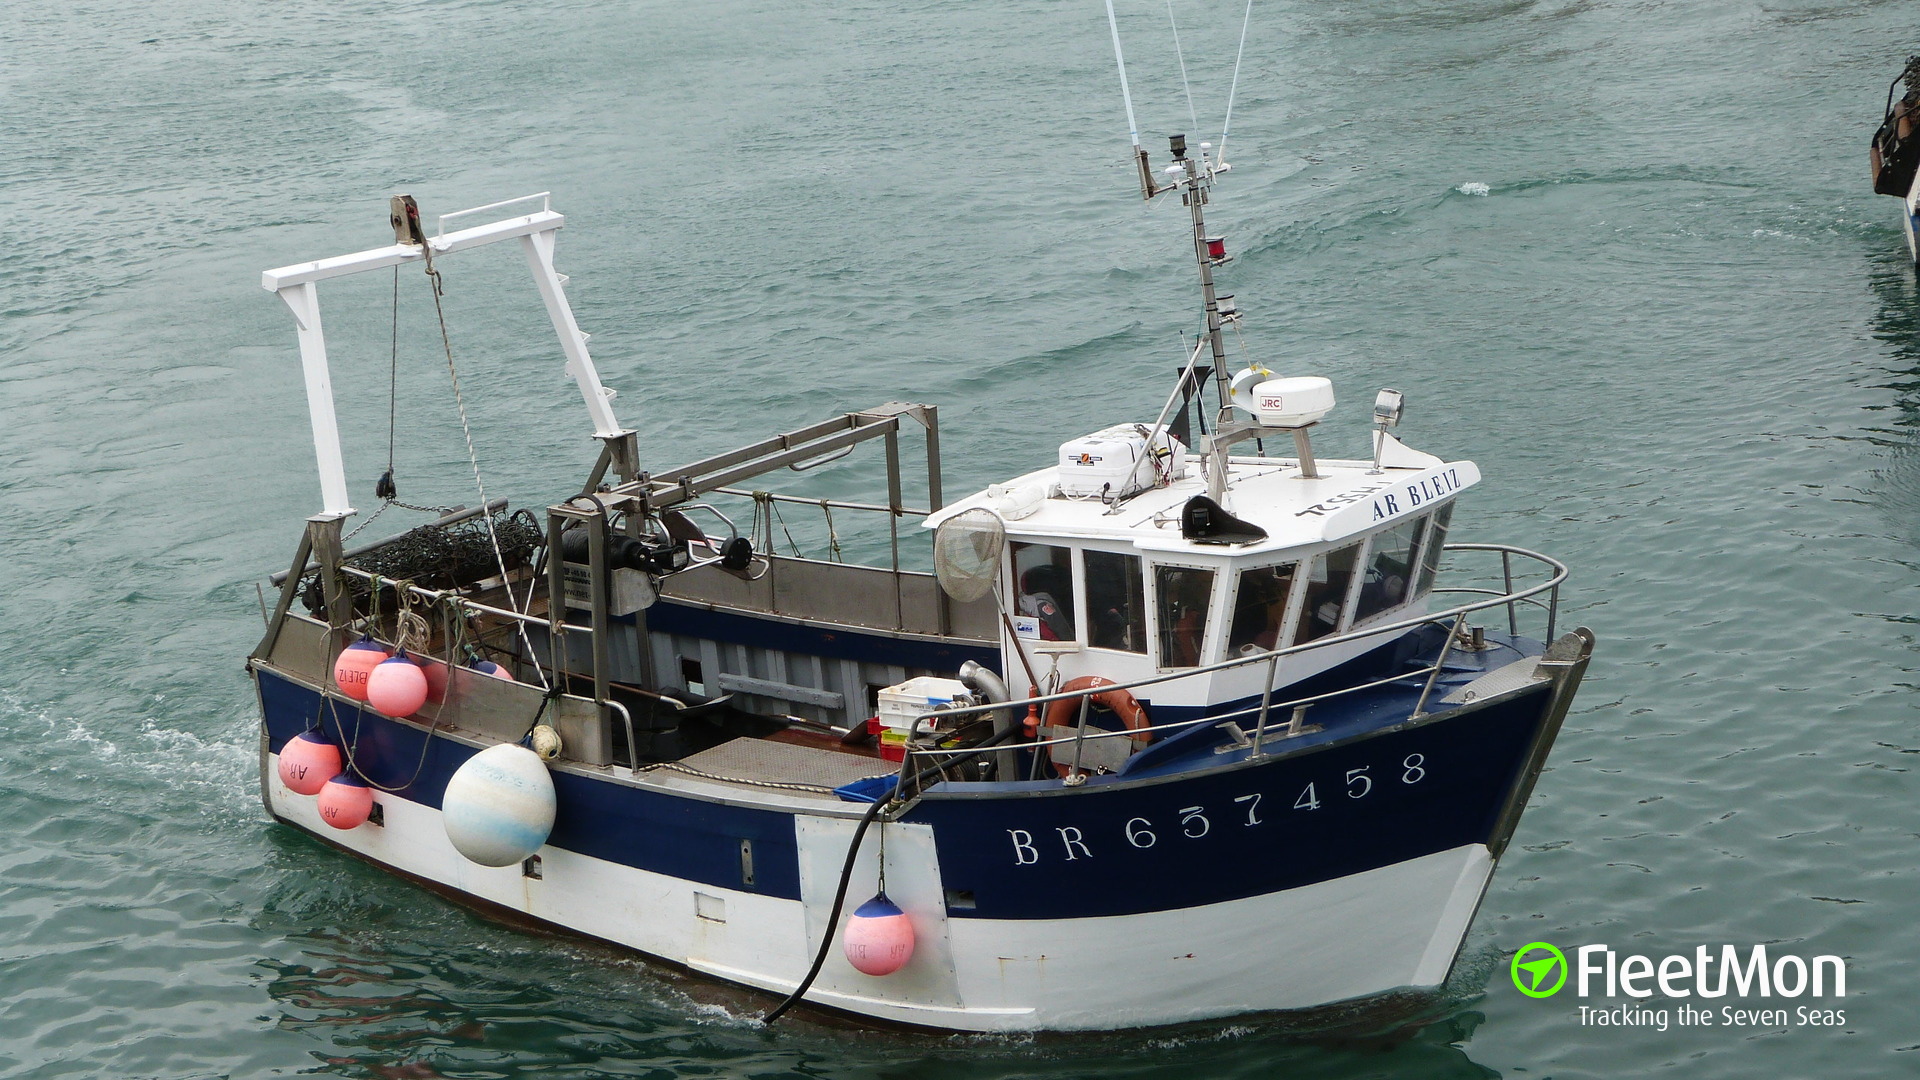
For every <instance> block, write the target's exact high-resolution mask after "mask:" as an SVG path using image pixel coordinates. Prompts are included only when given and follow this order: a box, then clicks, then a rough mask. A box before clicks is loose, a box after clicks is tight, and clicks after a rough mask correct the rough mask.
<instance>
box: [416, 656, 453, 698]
mask: <svg viewBox="0 0 1920 1080" xmlns="http://www.w3.org/2000/svg"><path fill="white" fill-rule="evenodd" d="M415 663H417V664H419V665H420V671H421V673H422V674H424V675H426V677H427V700H428V701H431V702H433V703H434V704H435V705H439V704H441V703H442V702H444V701H446V700H447V676H448V675H449V674H450V673H451V672H450V671H449V669H448V668H447V665H445V664H443V663H441V662H440V661H438V660H435V659H434V658H433V657H431V656H425V657H421V658H420V659H419V660H416V661H415Z"/></svg>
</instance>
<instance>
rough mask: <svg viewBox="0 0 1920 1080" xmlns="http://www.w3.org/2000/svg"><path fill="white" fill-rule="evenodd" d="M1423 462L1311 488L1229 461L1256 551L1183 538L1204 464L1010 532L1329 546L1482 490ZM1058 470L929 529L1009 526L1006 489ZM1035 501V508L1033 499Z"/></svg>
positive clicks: (1272, 464) (1474, 475) (1343, 475)
mask: <svg viewBox="0 0 1920 1080" xmlns="http://www.w3.org/2000/svg"><path fill="white" fill-rule="evenodd" d="M1419 457H1420V458H1423V459H1425V460H1424V461H1420V462H1418V463H1417V464H1404V465H1400V466H1397V467H1396V466H1391V465H1387V466H1383V467H1382V468H1381V469H1380V470H1379V471H1377V472H1376V471H1375V470H1374V468H1373V462H1371V461H1326V460H1322V461H1319V462H1318V465H1319V469H1318V471H1319V472H1320V474H1321V475H1320V476H1319V477H1316V478H1315V479H1312V480H1308V479H1305V478H1303V477H1302V476H1301V475H1300V465H1299V462H1298V461H1297V460H1294V459H1291V458H1259V457H1246V458H1242V457H1235V458H1230V459H1229V467H1228V482H1227V494H1226V498H1225V499H1223V500H1222V505H1223V506H1224V507H1225V509H1226V510H1227V512H1228V513H1230V514H1232V515H1234V516H1235V517H1237V518H1240V519H1241V520H1243V521H1248V522H1251V523H1253V524H1255V525H1258V526H1260V527H1261V528H1262V529H1265V530H1266V532H1267V538H1266V539H1265V540H1263V541H1260V542H1257V543H1253V544H1240V545H1223V544H1207V543H1197V542H1194V541H1191V540H1187V539H1185V538H1184V537H1182V536H1181V534H1180V512H1181V509H1182V507H1184V506H1185V505H1186V502H1187V500H1188V499H1190V498H1192V497H1193V496H1195V495H1205V494H1206V492H1207V484H1206V478H1205V471H1204V469H1203V467H1202V464H1201V463H1200V462H1199V461H1197V460H1194V461H1189V462H1188V464H1187V468H1186V475H1185V476H1184V478H1182V479H1179V480H1176V481H1174V482H1173V483H1171V484H1169V485H1167V486H1165V487H1159V488H1152V489H1150V490H1147V491H1144V492H1141V493H1140V494H1138V495H1135V496H1133V497H1132V498H1130V499H1125V500H1122V501H1121V502H1120V503H1119V504H1118V506H1117V508H1116V507H1114V506H1110V505H1108V504H1107V503H1104V502H1102V501H1101V500H1099V499H1097V498H1068V497H1064V496H1061V495H1059V494H1049V495H1048V496H1047V497H1046V498H1045V499H1042V500H1040V504H1039V508H1038V509H1037V510H1035V511H1034V512H1033V513H1032V514H1031V515H1030V516H1027V517H1022V518H1018V519H1014V518H1008V519H1007V533H1008V535H1009V536H1013V537H1015V538H1018V539H1048V538H1058V539H1062V540H1085V541H1093V542H1096V543H1099V542H1103V541H1104V542H1117V543H1119V544H1125V545H1130V546H1132V547H1134V548H1137V549H1140V550H1144V551H1154V552H1164V553H1190V554H1193V555H1201V556H1209V557H1213V558H1218V557H1222V556H1233V557H1240V556H1247V555H1257V554H1264V553H1268V552H1276V551H1284V550H1289V549H1292V548H1300V547H1309V546H1312V545H1316V544H1327V543H1332V542H1336V541H1339V540H1343V539H1345V538H1347V537H1350V536H1354V535H1357V534H1359V533H1363V532H1366V531H1368V530H1369V529H1371V528H1373V527H1374V526H1376V525H1379V524H1383V523H1385V522H1386V521H1388V520H1390V519H1397V518H1406V517H1413V516H1416V515H1418V514H1420V513H1422V512H1424V511H1426V510H1428V509H1431V508H1432V507H1434V506H1437V505H1439V504H1441V503H1443V502H1447V501H1449V500H1451V499H1452V497H1453V496H1455V495H1456V494H1458V493H1459V492H1461V491H1464V490H1465V489H1467V488H1469V487H1471V486H1473V485H1474V484H1475V483H1478V482H1479V479H1480V470H1479V469H1478V468H1477V467H1476V466H1475V465H1474V463H1473V462H1471V461H1452V462H1447V461H1441V460H1440V459H1438V458H1433V457H1430V456H1428V455H1424V454H1423V455H1419ZM1059 472H1060V468H1059V466H1049V467H1047V468H1044V469H1038V470H1036V471H1034V472H1030V473H1027V474H1026V475H1024V476H1021V477H1018V478H1016V479H1014V480H1011V481H1008V482H1007V483H1006V484H1003V485H996V487H995V488H991V489H988V490H987V491H981V492H977V493H975V494H973V495H971V496H968V497H967V498H965V499H962V500H960V501H958V502H955V503H953V504H951V505H949V506H947V507H945V508H943V509H941V510H940V511H939V512H937V513H935V514H933V515H931V516H929V517H928V518H927V519H926V522H925V524H926V526H927V527H928V528H936V527H938V526H939V524H940V523H941V522H942V521H945V520H946V519H948V518H950V517H953V516H954V515H957V514H959V513H961V512H963V511H966V510H969V509H973V508H975V507H985V508H987V509H990V510H994V511H995V512H996V513H1000V514H1001V516H1002V517H1003V518H1007V517H1008V516H1007V513H1006V508H1007V506H1008V505H1009V503H1010V501H1012V500H1009V498H1008V497H1007V496H1006V495H1005V494H1003V493H1002V492H1003V491H1014V492H1018V491H1022V490H1027V491H1034V490H1035V489H1037V490H1040V491H1046V492H1049V493H1054V492H1057V491H1058V490H1059ZM1028 501H1031V497H1030V496H1029V499H1028Z"/></svg>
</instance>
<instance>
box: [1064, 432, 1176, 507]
mask: <svg viewBox="0 0 1920 1080" xmlns="http://www.w3.org/2000/svg"><path fill="white" fill-rule="evenodd" d="M1148 430H1149V429H1148V427H1147V425H1145V424H1116V425H1114V426H1113V427H1110V428H1103V429H1101V430H1099V431H1096V432H1094V433H1093V434H1091V435H1082V436H1081V437H1080V438H1078V439H1073V440H1070V441H1068V442H1063V443H1061V444H1060V469H1059V477H1060V494H1062V495H1064V496H1066V497H1068V498H1070V499H1089V498H1100V499H1125V498H1128V497H1130V496H1133V495H1137V494H1139V493H1140V492H1142V491H1145V490H1147V489H1148V488H1150V487H1153V486H1154V485H1155V484H1156V483H1157V482H1158V477H1157V476H1156V470H1155V462H1156V461H1158V462H1159V469H1158V472H1160V473H1164V474H1165V475H1166V476H1167V478H1168V479H1170V480H1178V479H1180V478H1181V477H1183V476H1185V475H1186V472H1187V448H1186V446H1185V445H1184V444H1182V443H1181V442H1180V440H1179V439H1176V438H1174V437H1173V436H1172V435H1169V434H1167V433H1166V431H1165V430H1164V429H1163V430H1161V431H1160V433H1159V434H1158V435H1157V436H1156V437H1155V438H1154V439H1153V443H1152V446H1151V447H1149V446H1148V443H1147V431H1148Z"/></svg>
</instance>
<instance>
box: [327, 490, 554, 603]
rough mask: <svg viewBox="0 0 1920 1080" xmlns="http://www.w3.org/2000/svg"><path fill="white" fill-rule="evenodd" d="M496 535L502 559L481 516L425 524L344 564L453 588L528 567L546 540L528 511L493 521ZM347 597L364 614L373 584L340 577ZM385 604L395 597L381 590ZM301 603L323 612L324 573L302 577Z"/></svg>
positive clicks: (434, 586)
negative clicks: (503, 567) (502, 568)
mask: <svg viewBox="0 0 1920 1080" xmlns="http://www.w3.org/2000/svg"><path fill="white" fill-rule="evenodd" d="M493 534H494V535H495V536H497V537H498V538H499V540H500V556H501V559H500V560H496V559H495V558H494V554H493V544H492V542H491V541H490V539H489V538H488V535H487V522H486V521H485V520H484V519H482V518H478V517H472V518H468V519H466V520H465V521H456V522H453V523H451V524H447V525H422V526H420V527H419V528H417V529H413V530H411V531H409V532H404V533H401V534H400V535H399V536H396V537H394V538H393V539H391V540H387V541H383V542H382V543H380V544H379V545H377V546H375V547H374V548H372V549H370V550H367V551H363V552H360V553H359V554H357V555H352V556H349V557H348V558H347V559H346V565H347V566H350V567H353V568H354V569H356V570H364V571H366V572H367V573H369V574H374V575H378V576H379V577H380V578H381V579H383V580H384V581H411V582H413V583H414V584H415V585H418V586H420V587H422V588H426V589H454V588H460V587H462V586H466V585H472V584H474V583H476V582H480V581H485V580H486V579H488V578H491V577H497V576H499V574H500V561H504V562H505V563H506V566H507V569H508V570H509V571H512V570H516V569H518V568H520V567H522V566H525V565H527V564H528V563H529V562H530V561H531V560H532V558H533V553H534V552H535V551H537V550H538V549H539V548H540V547H541V545H543V544H544V543H545V542H546V538H545V534H544V532H543V530H542V529H541V528H540V522H539V520H538V519H537V518H535V517H534V516H533V514H532V513H530V512H529V511H526V510H515V511H514V512H513V513H511V514H496V515H494V517H493ZM342 583H343V584H344V586H345V587H346V591H347V594H348V595H349V596H351V597H352V598H353V606H354V608H355V610H357V611H361V612H365V611H366V610H367V609H368V598H369V597H370V596H371V595H372V592H373V586H372V584H371V583H370V582H369V581H367V580H366V579H365V578H362V577H360V576H359V575H357V574H344V575H342ZM381 592H382V593H383V594H386V595H383V596H382V606H383V607H385V606H387V601H388V600H390V599H391V595H390V594H391V589H390V588H389V587H387V586H382V589H381ZM300 595H301V599H302V600H303V601H304V602H305V604H306V606H307V610H308V611H311V612H313V613H314V614H316V615H318V614H322V613H324V611H325V609H326V600H325V597H324V594H323V592H322V589H321V585H320V572H319V571H318V570H314V571H311V572H309V573H308V574H307V576H306V577H305V578H304V579H303V581H302V585H301V591H300Z"/></svg>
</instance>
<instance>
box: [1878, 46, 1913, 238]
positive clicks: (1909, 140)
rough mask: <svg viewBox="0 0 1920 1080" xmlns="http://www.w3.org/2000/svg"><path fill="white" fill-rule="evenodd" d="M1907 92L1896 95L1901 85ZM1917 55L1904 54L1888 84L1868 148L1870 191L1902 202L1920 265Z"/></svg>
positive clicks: (1903, 224)
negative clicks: (1919, 236) (1903, 61)
mask: <svg viewBox="0 0 1920 1080" xmlns="http://www.w3.org/2000/svg"><path fill="white" fill-rule="evenodd" d="M1903 83H1904V84H1905V85H1906V93H1905V94H1901V95H1900V96H1899V97H1897V98H1896V97H1895V96H1894V95H1895V94H1898V93H1899V91H1900V87H1901V85H1902V84H1903ZM1916 128H1920V56H1909V57H1907V63H1906V66H1905V67H1904V68H1902V69H1901V71H1900V74H1898V75H1896V76H1894V79H1893V81H1892V82H1890V83H1888V84H1887V107H1886V112H1885V115H1884V116H1883V117H1882V118H1881V121H1880V127H1879V128H1878V129H1877V130H1875V131H1874V133H1873V141H1872V143H1871V144H1870V146H1869V147H1868V164H1869V165H1870V166H1871V169H1872V177H1873V190H1874V191H1875V192H1877V193H1878V194H1881V195H1893V196H1896V197H1898V198H1899V199H1900V200H1901V202H1902V203H1904V204H1905V205H1904V206H1903V207H1902V210H1903V213H1901V215H1900V227H1901V229H1902V230H1904V231H1905V232H1906V234H1907V254H1908V255H1910V256H1911V257H1912V258H1913V261H1914V263H1915V264H1916V265H1920V239H1916V237H1915V230H1916V228H1920V224H1916V223H1920V130H1916Z"/></svg>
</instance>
